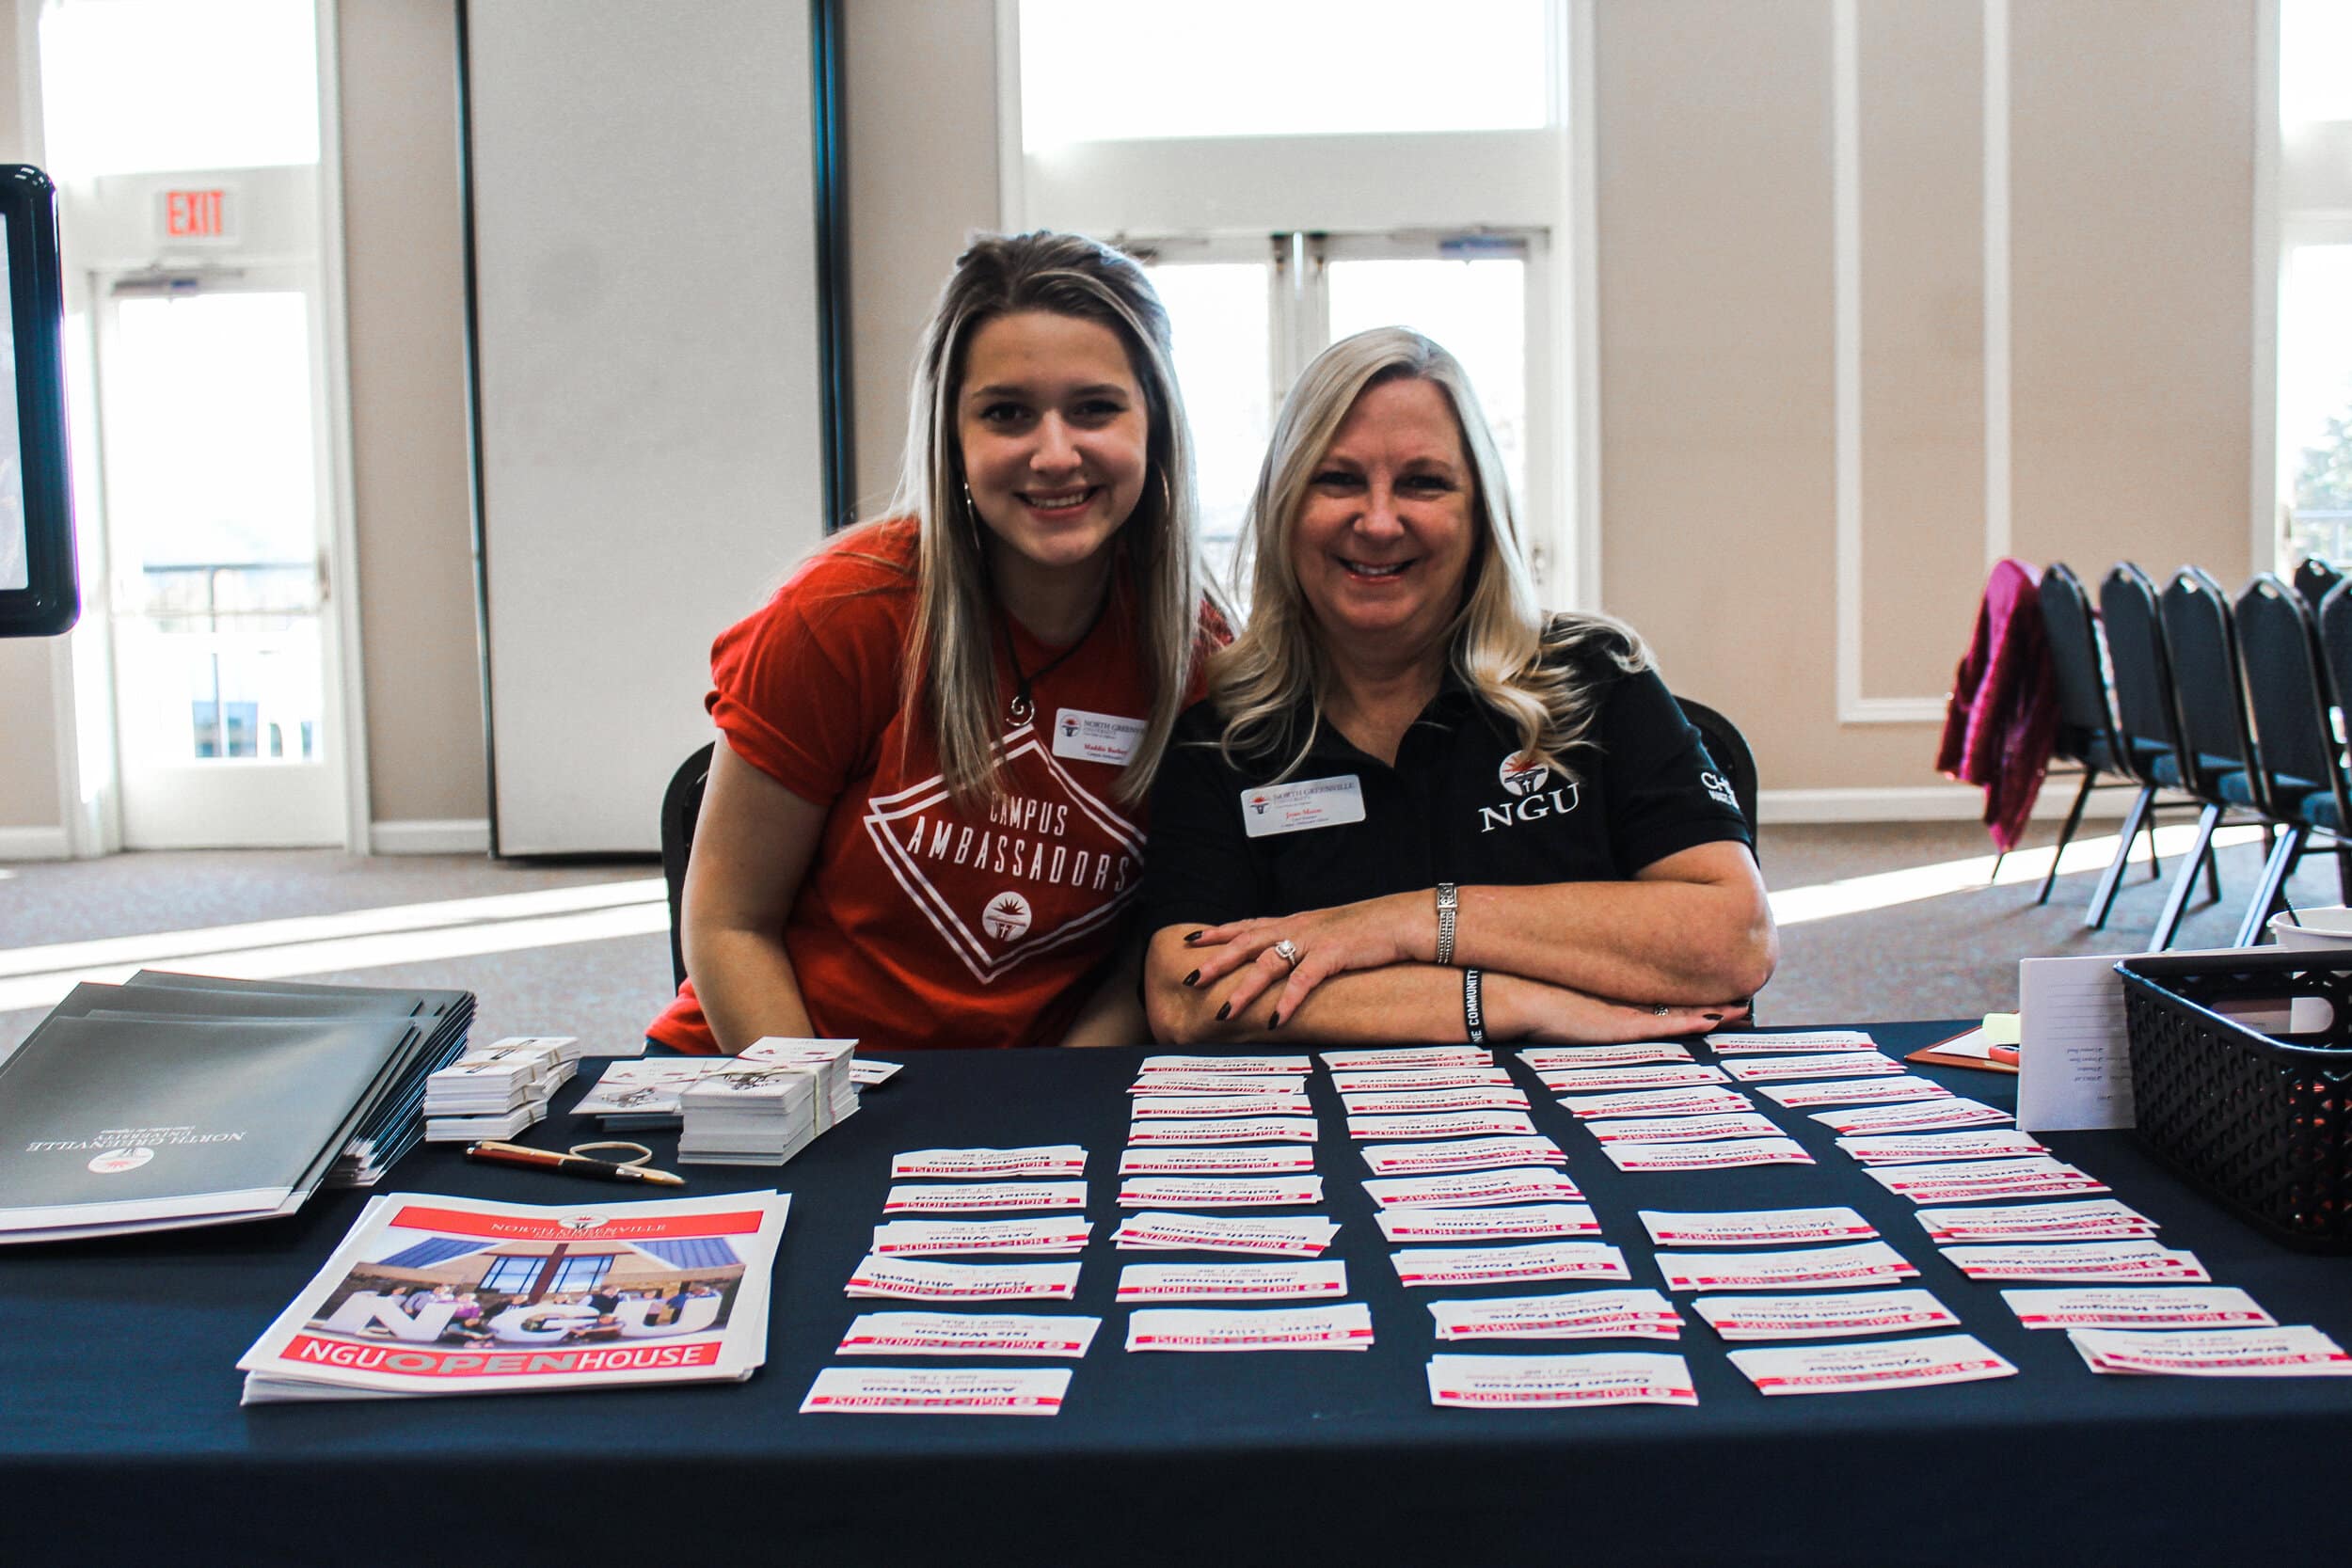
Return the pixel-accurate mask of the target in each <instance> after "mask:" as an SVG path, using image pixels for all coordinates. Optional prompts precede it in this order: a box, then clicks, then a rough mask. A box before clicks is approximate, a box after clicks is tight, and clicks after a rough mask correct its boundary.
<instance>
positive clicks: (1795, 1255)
mask: <svg viewBox="0 0 2352 1568" xmlns="http://www.w3.org/2000/svg"><path fill="white" fill-rule="evenodd" d="M1657 1259H1658V1270H1659V1272H1660V1273H1661V1274H1662V1275H1665V1276H1666V1289H1667V1290H1669V1291H1837V1290H1851V1289H1853V1288H1854V1287H1856V1286H1861V1285H1873V1284H1877V1285H1883V1284H1888V1283H1891V1282H1892V1281H1894V1280H1898V1279H1913V1278H1916V1277H1917V1276H1918V1274H1919V1271H1918V1270H1917V1269H1915V1268H1913V1267H1912V1266H1911V1264H1910V1262H1909V1261H1908V1260H1907V1259H1904V1257H1903V1255H1902V1254H1901V1253H1899V1252H1897V1251H1896V1250H1895V1249H1894V1248H1893V1247H1891V1246H1888V1245H1887V1244H1886V1243H1884V1242H1857V1243H1854V1244H1852V1245H1851V1246H1833V1247H1810V1248H1807V1249H1806V1250H1804V1251H1803V1252H1661V1253H1659V1254H1657Z"/></svg>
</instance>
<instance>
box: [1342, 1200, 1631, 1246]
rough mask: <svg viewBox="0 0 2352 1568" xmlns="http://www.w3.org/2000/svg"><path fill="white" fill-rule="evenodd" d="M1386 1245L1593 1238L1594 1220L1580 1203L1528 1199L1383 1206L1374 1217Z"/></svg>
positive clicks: (1596, 1224) (1597, 1226) (1596, 1227)
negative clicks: (1479, 1205)
mask: <svg viewBox="0 0 2352 1568" xmlns="http://www.w3.org/2000/svg"><path fill="white" fill-rule="evenodd" d="M1375 1218H1377V1219H1378V1220H1379V1222H1380V1234H1381V1235H1382V1236H1383V1237H1384V1238H1386V1239H1387V1240H1388V1241H1390V1242H1392V1243H1415V1242H1523V1241H1535V1240H1539V1239H1541V1238H1544V1237H1549V1236H1597V1235H1599V1234H1600V1222H1599V1221H1598V1220H1597V1219H1595V1218H1594V1217H1593V1211H1592V1209H1591V1208H1590V1207H1589V1206H1588V1205H1585V1204H1581V1203H1529V1204H1521V1205H1518V1206H1515V1207H1513V1208H1509V1209H1383V1210H1381V1211H1380V1212H1379V1213H1378V1214H1377V1215H1376V1216H1375Z"/></svg>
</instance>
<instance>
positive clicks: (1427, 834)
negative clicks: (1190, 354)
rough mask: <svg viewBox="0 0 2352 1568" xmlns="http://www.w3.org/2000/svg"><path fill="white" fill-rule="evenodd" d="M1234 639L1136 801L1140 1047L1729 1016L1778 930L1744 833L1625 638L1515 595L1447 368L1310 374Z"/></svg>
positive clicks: (1512, 1033)
mask: <svg viewBox="0 0 2352 1568" xmlns="http://www.w3.org/2000/svg"><path fill="white" fill-rule="evenodd" d="M1245 549H1246V551H1247V555H1246V559H1247V560H1248V562H1250V570H1251V574H1252V576H1251V582H1252V590H1253V597H1254V603H1253V605H1252V610H1251V615H1250V620H1249V624H1248V628H1247V629H1246V630H1245V631H1244V632H1243V634H1242V635H1241V636H1240V637H1239V638H1238V639H1237V640H1236V641H1234V642H1233V644H1232V646H1231V647H1230V648H1227V649H1226V650H1224V651H1223V652H1222V653H1220V654H1218V655H1217V656H1216V657H1215V658H1214V659H1213V660H1212V662H1211V666H1210V674H1209V696H1208V698H1207V699H1206V700H1205V701H1203V702H1201V703H1200V704H1198V705H1195V706H1194V707H1192V708H1191V709H1190V710H1188V711H1187V712H1186V713H1185V715H1184V719H1183V720H1182V721H1180V722H1179V723H1178V725H1177V730H1176V736H1175V739H1174V742H1173V743H1172V744H1171V746H1170V749H1169V751H1168V755H1167V757H1166V759H1165V761H1164V762H1163V764H1162V767H1161V771H1160V776H1159V779H1158V782H1157V784H1155V786H1154V788H1153V791H1152V858H1151V866H1150V870H1149V872H1148V874H1147V877H1146V883H1145V894H1144V924H1145V927H1146V929H1147V930H1149V931H1150V932H1151V933H1152V936H1151V945H1150V949H1149V953H1148V956H1147V959H1146V967H1145V1003H1146V1007H1147V1011H1148V1013H1149V1016H1150V1020H1151V1022H1152V1030H1153V1032H1154V1034H1156V1035H1157V1036H1159V1037H1161V1038H1163V1039H1170V1040H1180V1041H1186V1042H1195V1043H1198V1042H1203V1041H1215V1040H1221V1039H1233V1040H1240V1039H1252V1038H1259V1037H1266V1036H1268V1035H1269V1034H1273V1033H1275V1032H1278V1031H1279V1035H1280V1037H1284V1038H1308V1039H1360V1040H1446V1039H1454V1040H1459V1039H1464V1038H1469V1039H1473V1040H1476V1039H1482V1038H1488V1037H1491V1038H1496V1039H1513V1038H1525V1039H1543V1040H1556V1041H1570V1042H1573V1041H1598V1040H1615V1039H1631V1038H1639V1037H1645V1036H1654V1035H1665V1034H1689V1033H1696V1032H1699V1031H1702V1030H1705V1029H1708V1028H1710V1027H1712V1026H1713V1025H1714V1024H1715V1023H1717V1022H1721V1021H1722V1020H1724V1019H1725V1018H1729V1017H1733V1016H1736V1015H1737V1014H1738V1013H1740V1011H1741V1010H1743V1008H1744V1005H1745V1004H1744V999H1745V998H1746V997H1747V996H1749V995H1750V994H1751V993H1752V992H1754V991H1755V990H1756V989H1757V988H1758V987H1760V986H1762V985H1763V984H1764V982H1765V981H1766V980H1767V979H1768V978H1770V976H1771V974H1772V967H1773V964H1774V962H1775V961H1776V958H1777V954H1778V943H1777V938H1776V936H1775V934H1774V932H1773V929H1772V915H1771V912H1770V911H1769V909H1768V908H1767V906H1766V903H1765V897H1764V887H1763V882H1762V879H1760V878H1759V877H1758V875H1757V872H1756V859H1755V856H1754V854H1753V852H1752V850H1751V847H1750V838H1749V830H1748V825H1747V823H1746V822H1745V820H1744V819H1743V818H1742V817H1741V816H1740V811H1739V808H1738V805H1737V803H1736V802H1735V800H1733V798H1732V795H1731V791H1730V789H1729V788H1728V786H1726V785H1725V784H1724V783H1723V782H1722V780H1721V777H1720V775H1718V774H1717V773H1716V771H1715V769H1714V767H1713V765H1712V763H1711V762H1710V761H1709V759H1708V755H1707V752H1706V750H1705V748H1704V746H1703V745H1702V743H1701V741H1700V739H1699V736H1698V734H1697V732H1696V731H1694V730H1693V729H1692V727H1691V725H1690V724H1689V722H1688V721H1686V720H1685V719H1684V718H1683V716H1682V714H1681V711H1680V709H1679V708H1678V707H1677V705H1676V704H1675V701H1674V699H1673V697H1672V696H1671V695H1670V694H1669V693H1668V691H1667V689H1666V687H1665V685H1664V683H1663V682H1662V681H1661V680H1660V678H1659V676H1658V674H1657V673H1656V672H1655V670H1653V669H1652V668H1651V664H1650V658H1649V655H1648V652H1647V650H1646V649H1645V647H1644V646H1643V643H1642V641H1641V640H1640V638H1639V637H1637V636H1636V635H1635V634H1634V633H1633V631H1632V630H1631V628H1629V627H1628V626H1623V625H1622V624H1620V623H1618V622H1615V621H1613V620H1609V619H1607V618H1605V617H1600V616H1589V615H1558V616H1550V617H1547V616H1545V615H1544V614H1543V613H1542V612H1541V611H1540V610H1538V609H1537V608H1536V605H1535V601H1534V589H1533V584H1532V582H1531V580H1530V578H1529V575H1528V571H1527V567H1526V563H1525V561H1524V558H1523V556H1522V554H1521V550H1520V546H1519V540H1518V526H1517V524H1516V522H1515V520H1514V519H1513V516H1512V512H1511V503H1510V497H1509V493H1508V491H1507V490H1506V489H1505V487H1504V483H1503V479H1502V465H1501V461H1500V459H1499V458H1498V457H1497V455H1496V452H1495V447H1494V441H1493V438H1492V436H1490V435H1489V434H1488V432H1487V429H1486V420H1485V418H1484V416H1483V415H1482V414H1481V413H1480V412H1479V408H1478V403H1477V399H1476V398H1475V396H1474V395H1473V394H1472V392H1471V390H1470V385H1469V382H1468V381H1467V379H1466V378H1465V377H1464V375H1463V373H1462V369H1461V366H1460V365H1459V364H1457V363H1456V362H1455V360H1454V356H1452V355H1450V354H1448V353H1446V351H1445V350H1444V349H1442V348H1440V347H1438V345H1437V344H1436V343H1433V342H1431V341H1429V340H1427V339H1425V338H1422V337H1421V336H1420V335H1419V334H1417V333H1412V332H1407V331H1405V330H1402V329H1399V328H1384V329H1381V330H1379V331H1375V332H1367V333H1362V334H1359V336H1357V337H1354V338H1349V339H1347V340H1345V341H1342V342H1339V343H1335V344H1333V345H1332V346H1331V347H1330V348H1329V349H1327V350H1326V351H1325V352H1324V354H1323V355H1322V356H1320V357H1318V358H1317V359H1316V360H1315V362H1314V363H1313V364H1312V365H1311V366H1309V367H1308V369H1307V372H1306V373H1305V374H1304V375H1303V376H1302V377H1300V379H1299V382H1298V385H1297V386H1296V388H1294V389H1293V391H1292V393H1291V396H1290V398H1289V400H1288V401H1287V402H1286V403H1285V404H1284V406H1283V409H1282V412H1281V415H1280V417H1279V420H1277V423H1276V428H1275V434H1274V441H1273V445H1272V448H1271V450H1270V451H1268V452H1267V454H1266V460H1265V465H1264V467H1263V470H1262V471H1261V473H1260V476H1259V481H1258V489H1257V494H1256V497H1255V499H1254V500H1253V502H1252V505H1251V509H1250V515H1249V520H1248V529H1247V539H1246V541H1245Z"/></svg>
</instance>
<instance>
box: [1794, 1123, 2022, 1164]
mask: <svg viewBox="0 0 2352 1568" xmlns="http://www.w3.org/2000/svg"><path fill="white" fill-rule="evenodd" d="M1837 1147H1838V1148H1841V1149H1844V1150H1845V1151H1846V1153H1847V1154H1848V1155H1850V1156H1851V1157H1852V1158H1853V1159H1856V1160H1859V1161H1860V1162H1861V1163H1862V1164H1866V1165H1915V1164H1926V1163H1928V1162H1930V1161H1933V1160H2010V1159H2015V1158H2017V1157H2018V1156H2020V1155H2026V1154H2047V1153H2049V1152H2050V1148H2049V1146H2048V1145H2047V1144H2045V1143H2043V1142H2042V1140H2041V1139H2039V1138H2037V1137H2034V1136H2033V1135H2032V1134H2030V1133H2026V1132H2016V1131H2015V1130H2013V1129H2010V1128H1995V1129H1990V1130H1984V1131H1975V1130H1965V1129H1963V1131H1961V1132H1929V1133H1924V1134H1921V1135H1918V1136H1915V1137H1902V1138H1884V1137H1867V1136H1866V1137H1858V1138H1840V1139H1838V1140H1837Z"/></svg>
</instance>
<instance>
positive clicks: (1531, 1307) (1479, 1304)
mask: <svg viewBox="0 0 2352 1568" xmlns="http://www.w3.org/2000/svg"><path fill="white" fill-rule="evenodd" d="M1429 1313H1430V1316H1432V1317H1434V1318H1436V1319H1437V1320H1438V1338H1440V1339H1678V1338H1681V1337H1682V1314H1680V1313H1679V1312H1677V1311H1676V1310H1675V1309H1674V1306H1673V1304H1672V1303H1670V1302H1669V1301H1667V1300H1666V1298H1665V1297H1664V1296H1661V1295H1660V1294H1659V1293H1658V1292H1657V1291H1570V1292H1568V1293H1567V1294H1565V1295H1556V1296H1489V1297H1486V1299H1484V1300H1473V1301H1433V1302H1431V1303H1430V1304H1429Z"/></svg>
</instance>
